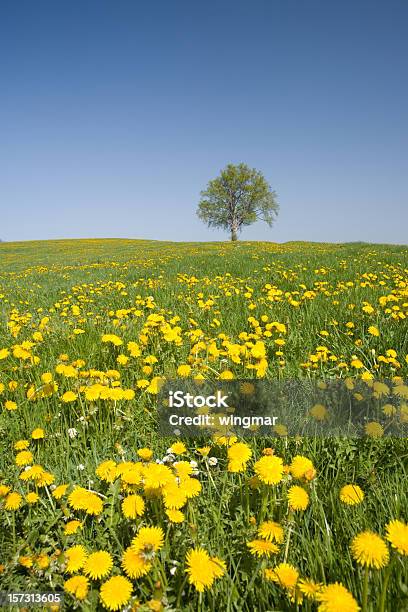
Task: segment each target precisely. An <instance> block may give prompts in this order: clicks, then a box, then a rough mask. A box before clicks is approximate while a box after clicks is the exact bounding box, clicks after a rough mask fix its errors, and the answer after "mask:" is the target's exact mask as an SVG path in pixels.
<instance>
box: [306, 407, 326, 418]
mask: <svg viewBox="0 0 408 612" xmlns="http://www.w3.org/2000/svg"><path fill="white" fill-rule="evenodd" d="M327 415H328V411H327V408H326V406H323V404H315V405H314V406H313V407H312V408H311V409H310V416H312V417H313V418H314V419H316V421H324V420H325V419H326V417H327Z"/></svg>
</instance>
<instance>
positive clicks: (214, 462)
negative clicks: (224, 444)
mask: <svg viewBox="0 0 408 612" xmlns="http://www.w3.org/2000/svg"><path fill="white" fill-rule="evenodd" d="M217 463H218V459H217V457H210V458H209V459H208V465H211V466H214V465H217Z"/></svg>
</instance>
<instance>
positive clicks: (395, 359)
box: [0, 240, 408, 612]
mask: <svg viewBox="0 0 408 612" xmlns="http://www.w3.org/2000/svg"><path fill="white" fill-rule="evenodd" d="M0 306H1V309H0V591H3V592H9V593H12V592H22V591H31V592H33V591H38V592H42V593H45V592H51V591H53V592H55V591H61V592H63V593H64V600H63V603H62V604H61V605H60V606H59V608H58V606H56V605H54V609H64V610H74V609H79V610H88V611H96V610H139V611H148V610H157V611H159V610H163V611H164V610H167V611H182V610H186V611H191V612H193V611H197V610H200V611H206V610H217V611H222V612H224V611H227V612H228V611H236V612H253V611H262V612H267V611H277V610H280V611H288V610H305V611H312V610H319V611H320V612H355V611H357V610H360V609H361V610H363V612H368V611H379V612H381V611H382V612H384V611H390V612H402V611H404V610H408V525H407V520H408V499H407V483H408V478H407V472H408V444H407V442H406V439H404V438H391V437H387V436H384V435H383V433H384V428H382V427H381V426H379V425H378V424H377V425H376V424H374V425H372V426H371V428H370V427H369V428H367V431H366V433H367V435H366V436H365V437H362V438H361V439H355V438H337V439H336V438H328V439H316V438H303V439H302V438H298V437H297V438H291V437H288V436H287V435H286V432H285V430H284V428H280V429H277V430H276V432H275V433H276V436H275V437H271V438H268V439H264V438H259V437H258V438H251V439H250V440H247V439H237V438H235V437H231V436H229V437H226V436H218V437H213V438H210V439H204V438H203V439H182V440H181V439H176V438H175V439H166V438H163V437H162V436H160V435H159V434H158V431H157V415H156V409H157V406H156V404H157V393H158V390H159V387H160V384H161V382H162V380H163V379H165V378H174V377H181V378H196V379H198V380H200V379H210V380H217V379H224V380H233V379H237V380H241V381H242V380H244V381H246V380H249V379H265V380H275V379H281V378H286V377H303V378H307V377H314V378H319V379H320V378H343V379H344V381H345V384H346V385H348V387H349V388H350V389H352V388H353V385H354V383H355V381H356V379H359V380H360V381H361V380H363V381H364V382H365V383H366V385H367V388H369V389H371V390H372V391H373V392H375V393H376V394H377V396H378V397H381V398H383V399H384V408H383V412H384V415H385V417H387V418H390V419H394V418H398V419H399V420H400V422H402V423H407V421H408V386H406V380H407V376H408V247H397V246H380V245H366V244H363V243H362V244H349V245H332V244H311V243H287V244H284V245H278V244H273V243H245V242H243V243H237V244H229V243H204V244H194V243H189V244H187V243H182V244H177V243H163V242H149V241H131V240H73V241H50V242H27V243H8V244H0ZM383 379H384V380H387V381H389V382H388V384H387V386H385V383H379V382H377V381H380V380H383ZM374 385H376V386H374ZM317 417H318V415H317ZM17 607H18V606H17ZM20 608H21V609H22V608H23V605H21V606H20ZM14 609H16V607H15V608H14Z"/></svg>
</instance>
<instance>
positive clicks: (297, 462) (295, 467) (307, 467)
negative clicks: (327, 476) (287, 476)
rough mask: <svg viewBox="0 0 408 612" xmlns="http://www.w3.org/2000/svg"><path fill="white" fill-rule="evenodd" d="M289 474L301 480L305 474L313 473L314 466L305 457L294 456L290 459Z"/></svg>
mask: <svg viewBox="0 0 408 612" xmlns="http://www.w3.org/2000/svg"><path fill="white" fill-rule="evenodd" d="M289 469H290V473H291V474H292V476H293V478H297V479H299V480H300V479H302V478H305V477H306V474H309V473H314V472H315V469H314V465H313V463H312V462H311V461H310V459H308V458H307V457H303V456H302V455H296V457H294V458H293V459H292V463H291V464H290V466H289Z"/></svg>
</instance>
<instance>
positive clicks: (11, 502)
mask: <svg viewBox="0 0 408 612" xmlns="http://www.w3.org/2000/svg"><path fill="white" fill-rule="evenodd" d="M22 503H23V498H22V496H21V495H20V493H16V492H15V491H13V492H12V493H9V494H8V495H7V497H6V500H5V503H4V509H5V510H18V509H19V508H20V506H21V504H22Z"/></svg>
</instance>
